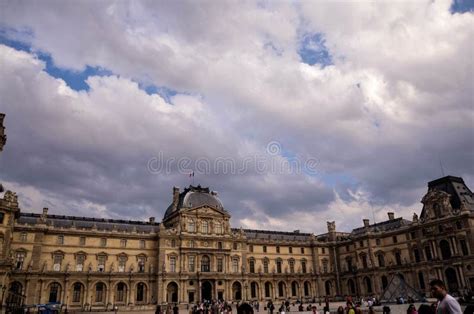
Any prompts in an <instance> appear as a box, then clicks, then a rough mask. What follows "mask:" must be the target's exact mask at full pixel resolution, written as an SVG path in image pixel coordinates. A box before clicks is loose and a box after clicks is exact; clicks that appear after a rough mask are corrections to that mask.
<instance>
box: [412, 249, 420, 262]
mask: <svg viewBox="0 0 474 314" xmlns="http://www.w3.org/2000/svg"><path fill="white" fill-rule="evenodd" d="M413 255H414V256H415V262H417V263H419V262H420V252H419V251H418V249H414V250H413Z"/></svg>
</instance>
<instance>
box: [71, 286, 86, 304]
mask: <svg viewBox="0 0 474 314" xmlns="http://www.w3.org/2000/svg"><path fill="white" fill-rule="evenodd" d="M82 290H83V288H82V284H81V283H80V282H76V283H75V284H74V285H73V287H72V302H74V303H80V302H81V301H82Z"/></svg>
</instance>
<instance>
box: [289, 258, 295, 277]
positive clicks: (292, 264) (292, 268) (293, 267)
mask: <svg viewBox="0 0 474 314" xmlns="http://www.w3.org/2000/svg"><path fill="white" fill-rule="evenodd" d="M290 273H292V274H294V273H295V261H290Z"/></svg>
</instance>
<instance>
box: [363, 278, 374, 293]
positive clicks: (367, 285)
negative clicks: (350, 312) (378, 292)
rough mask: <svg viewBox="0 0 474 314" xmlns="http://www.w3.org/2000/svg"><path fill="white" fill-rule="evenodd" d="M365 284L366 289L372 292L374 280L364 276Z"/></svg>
mask: <svg viewBox="0 0 474 314" xmlns="http://www.w3.org/2000/svg"><path fill="white" fill-rule="evenodd" d="M364 285H365V291H367V293H368V294H370V293H372V281H371V280H370V278H369V277H365V278H364Z"/></svg>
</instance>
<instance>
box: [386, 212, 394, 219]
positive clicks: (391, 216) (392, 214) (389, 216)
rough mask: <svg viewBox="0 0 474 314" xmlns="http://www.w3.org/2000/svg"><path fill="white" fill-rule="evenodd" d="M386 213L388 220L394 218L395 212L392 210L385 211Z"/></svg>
mask: <svg viewBox="0 0 474 314" xmlns="http://www.w3.org/2000/svg"><path fill="white" fill-rule="evenodd" d="M387 214H388V220H394V219H395V214H394V213H392V212H389V213H387Z"/></svg>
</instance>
